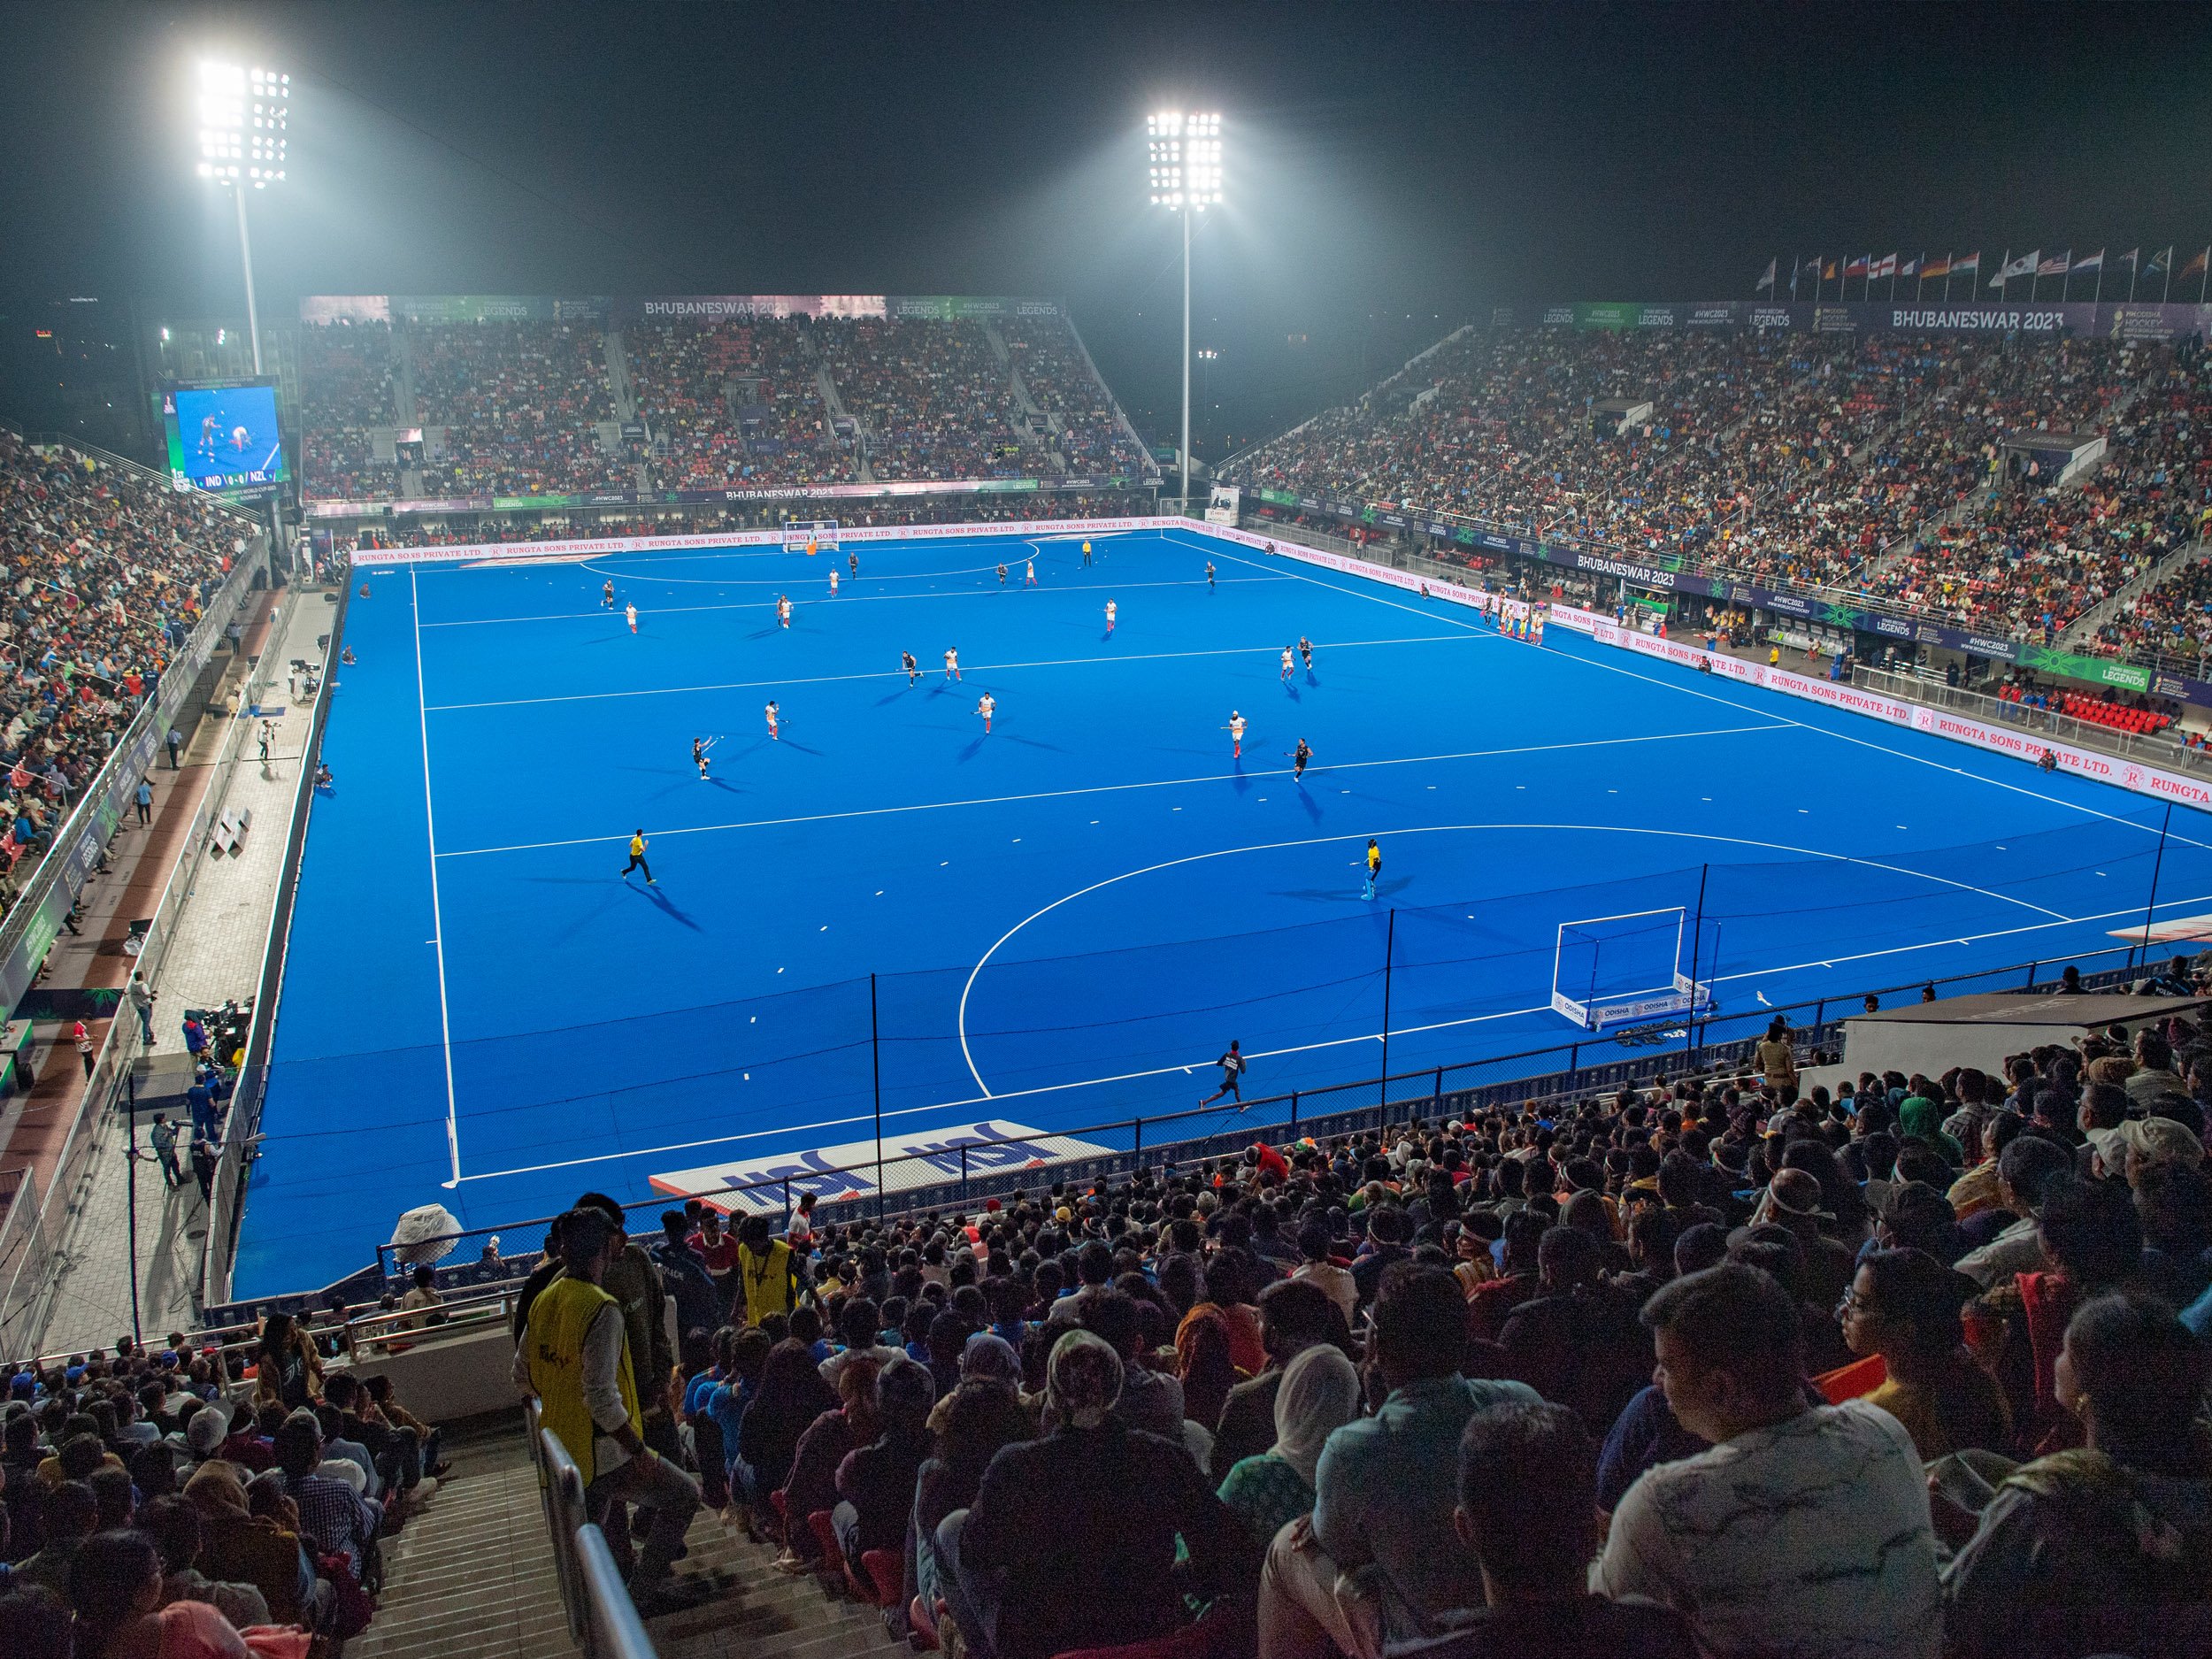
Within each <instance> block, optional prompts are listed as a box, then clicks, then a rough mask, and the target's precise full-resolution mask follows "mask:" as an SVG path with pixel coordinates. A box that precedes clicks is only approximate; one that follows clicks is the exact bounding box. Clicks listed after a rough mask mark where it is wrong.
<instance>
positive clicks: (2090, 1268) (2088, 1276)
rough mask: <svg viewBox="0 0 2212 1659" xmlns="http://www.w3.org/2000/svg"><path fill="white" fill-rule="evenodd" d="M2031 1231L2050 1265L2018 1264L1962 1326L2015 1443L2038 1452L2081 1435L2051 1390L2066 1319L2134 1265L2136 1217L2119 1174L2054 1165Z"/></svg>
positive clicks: (2138, 1264)
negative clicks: (2081, 1174) (2087, 1174)
mask: <svg viewBox="0 0 2212 1659" xmlns="http://www.w3.org/2000/svg"><path fill="white" fill-rule="evenodd" d="M2036 1240H2037V1242H2038V1243H2039V1245H2040V1247H2041V1248H2042V1253H2043V1256H2044V1258H2045V1259H2046V1260H2047V1262H2049V1263H2050V1266H2049V1267H2047V1268H2039V1269H2036V1270H2033V1271H2024V1272H2018V1273H2015V1274H2014V1275H2013V1276H2012V1279H2011V1282H2010V1283H2008V1284H2001V1285H1999V1286H1995V1287H1994V1288H1993V1289H1992V1290H1990V1291H1988V1292H1987V1293H1986V1294H1984V1295H1982V1296H1981V1297H1980V1298H1978V1300H1977V1301H1976V1302H1974V1304H1973V1306H1972V1307H1971V1308H1970V1310H1969V1317H1968V1325H1967V1330H1968V1334H1969V1336H1970V1339H1971V1340H1972V1342H1973V1345H1974V1351H1975V1353H1976V1355H1977V1356H1978V1357H1979V1358H1980V1360H1981V1361H1982V1363H1984V1364H1985V1365H1986V1366H1988V1367H1989V1369H1990V1371H1991V1372H1992V1373H1993V1375H1994V1376H1995V1377H1996V1379H1997V1382H1998V1386H2000V1387H2001V1388H2002V1389H2003V1390H2004V1394H2005V1407H2006V1409H2007V1410H2008V1412H2009V1413H2010V1414H2011V1417H2012V1423H2013V1432H2014V1434H2015V1435H2016V1437H2017V1439H2018V1441H2019V1444H2020V1445H2021V1446H2022V1448H2024V1449H2026V1450H2028V1451H2030V1452H2032V1453H2035V1454H2037V1455H2041V1454H2043V1453H2047V1452H2055V1451H2060V1450H2062V1449H2064V1448H2066V1447H2068V1446H2071V1445H2076V1444H2078V1443H2079V1437H2080V1433H2081V1425H2080V1422H2079V1420H2078V1418H2077V1417H2074V1416H2073V1414H2072V1413H2070V1412H2069V1411H2067V1410H2066V1409H2064V1408H2063V1407H2062V1405H2061V1404H2060V1403H2059V1400H2058V1394H2057V1382H2056V1377H2057V1371H2056V1366H2057V1362H2058V1355H2059V1348H2060V1347H2061V1345H2062V1342H2063V1340H2064V1336H2065V1331H2066V1322H2067V1321H2068V1320H2069V1319H2070V1317H2072V1316H2073V1312H2074V1310H2075V1309H2077V1308H2078V1307H2080V1306H2081V1305H2082V1303H2084V1302H2087V1301H2088V1300H2089V1299H2090V1298H2091V1297H2093V1296H2097V1295H2101V1294H2103V1293H2104V1292H2106V1291H2108V1290H2114V1289H2117V1288H2119V1287H2120V1286H2123V1285H2124V1284H2128V1283H2130V1282H2131V1281H2133V1280H2134V1279H2136V1278H2137V1277H2138V1276H2139V1274H2140V1272H2141V1271H2142V1264H2143V1231H2142V1223H2141V1221H2140V1220H2139V1218H2138V1217H2137V1215H2136V1213H2135V1205H2134V1202H2133V1201H2132V1199H2131V1196H2130V1194H2129V1193H2128V1189H2127V1187H2126V1186H2125V1184H2124V1183H2123V1182H2120V1181H2085V1180H2082V1179H2079V1178H2078V1177H2077V1176H2073V1175H2059V1176H2056V1177H2055V1178H2053V1179H2052V1180H2051V1181H2050V1182H2049V1183H2048V1184H2047V1186H2046V1187H2044V1189H2043V1199H2042V1204H2041V1207H2040V1209H2039V1211H2038V1213H2037V1216H2036Z"/></svg>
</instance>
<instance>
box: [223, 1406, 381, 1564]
mask: <svg viewBox="0 0 2212 1659" xmlns="http://www.w3.org/2000/svg"><path fill="white" fill-rule="evenodd" d="M322 1462H323V1440H322V1430H321V1428H320V1426H319V1425H318V1424H317V1423H316V1421H315V1414H314V1413H313V1412H311V1411H304V1410H302V1411H295V1412H294V1413H292V1415H291V1416H290V1417H287V1418H285V1420H284V1426H283V1427H282V1428H280V1429H279V1430H278V1431H277V1435H276V1468H275V1470H274V1471H272V1472H271V1473H269V1474H266V1475H263V1476H261V1477H259V1479H257V1481H256V1483H255V1484H256V1485H257V1486H258V1485H261V1484H262V1483H264V1482H266V1483H267V1484H268V1486H270V1487H271V1488H272V1489H273V1491H275V1492H277V1493H280V1494H282V1495H283V1496H285V1497H287V1498H289V1499H290V1500H291V1501H292V1502H293V1503H294V1504H295V1505H296V1507H297V1509H298V1510H299V1517H300V1536H301V1537H302V1538H303V1539H305V1540H308V1541H309V1542H310V1543H311V1545H312V1546H313V1548H315V1549H316V1550H317V1551H318V1552H319V1554H321V1555H342V1556H344V1557H345V1562H346V1567H347V1570H348V1571H350V1572H351V1573H352V1574H353V1578H354V1581H355V1582H356V1583H359V1582H360V1581H361V1578H362V1574H363V1570H364V1568H365V1565H366V1563H367V1559H368V1552H369V1550H370V1548H372V1546H373V1541H374V1540H375V1538H376V1533H377V1528H378V1526H379V1525H380V1523H381V1521H382V1519H383V1511H382V1510H381V1509H379V1508H378V1507H377V1506H376V1505H375V1504H374V1503H373V1502H369V1501H368V1500H367V1499H365V1498H364V1497H362V1495H361V1494H359V1493H357V1492H356V1491H355V1490H354V1489H353V1488H352V1486H349V1485H348V1484H347V1483H346V1482H344V1481H342V1480H334V1479H331V1478H330V1477H329V1476H327V1475H325V1474H322V1473H320V1472H319V1471H320V1469H321V1467H322Z"/></svg>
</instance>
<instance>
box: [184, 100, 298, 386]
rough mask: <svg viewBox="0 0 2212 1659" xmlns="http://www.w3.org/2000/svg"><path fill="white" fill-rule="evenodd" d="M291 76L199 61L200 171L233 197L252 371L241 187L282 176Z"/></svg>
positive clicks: (257, 358)
mask: <svg viewBox="0 0 2212 1659" xmlns="http://www.w3.org/2000/svg"><path fill="white" fill-rule="evenodd" d="M291 106H292V77H291V76H289V75H280V74H279V73H276V71H274V70H273V69H247V68H244V67H242V65H237V64H227V63H218V62H213V61H206V62H203V63H202V64H201V65H200V103H199V116H200V168H199V172H200V177H202V178H203V179H212V180H215V181H216V182H217V183H218V184H219V185H222V186H224V187H226V188H228V189H229V190H230V192H231V194H232V195H234V196H236V197H237V198H238V262H239V264H240V265H242V266H243V267H244V270H245V273H246V333H247V334H248V336H249V337H250V339H251V340H252V342H253V372H254V373H256V374H257V375H258V374H259V373H261V372H262V369H261V319H260V316H259V314H258V312H257V310H256V307H255V304H254V293H253V245H252V243H251V242H249V241H248V240H247V236H246V192H247V191H248V190H250V189H251V190H265V189H267V188H269V187H270V186H271V185H273V184H281V183H282V182H283V181H284V169H285V151H286V150H287V148H288V142H289V137H290V134H288V131H287V128H288V126H289V124H290V121H291Z"/></svg>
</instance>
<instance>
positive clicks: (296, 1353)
mask: <svg viewBox="0 0 2212 1659" xmlns="http://www.w3.org/2000/svg"><path fill="white" fill-rule="evenodd" d="M322 1393H323V1359H322V1356H321V1355H320V1354H319V1353H318V1352H317V1351H316V1348H315V1343H314V1340H313V1339H312V1338H311V1337H310V1336H309V1335H308V1334H307V1333H306V1332H305V1331H303V1330H302V1329H300V1327H299V1325H297V1323H296V1322H295V1321H294V1319H293V1317H292V1316H291V1315H290V1314H288V1313H273V1314H271V1315H270V1316H269V1317H267V1318H265V1319H264V1320H263V1321H262V1322H261V1340H260V1343H259V1345H258V1346H257V1348H255V1350H254V1398H255V1400H256V1401H257V1402H260V1403H262V1404H268V1405H280V1406H282V1407H284V1408H285V1409H287V1410H288V1411H289V1410H297V1409H299V1408H300V1407H302V1406H305V1405H311V1404H313V1403H314V1402H316V1401H318V1400H319V1399H321V1398H322Z"/></svg>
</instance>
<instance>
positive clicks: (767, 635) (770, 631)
mask: <svg viewBox="0 0 2212 1659" xmlns="http://www.w3.org/2000/svg"><path fill="white" fill-rule="evenodd" d="M785 631H786V630H785V628H784V626H783V625H782V624H781V623H778V624H777V625H776V626H774V627H772V628H763V629H761V631H760V632H759V633H757V634H747V635H746V636H745V637H746V638H747V639H749V640H772V639H773V638H775V637H776V635H777V634H781V633H784V632H785Z"/></svg>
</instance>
